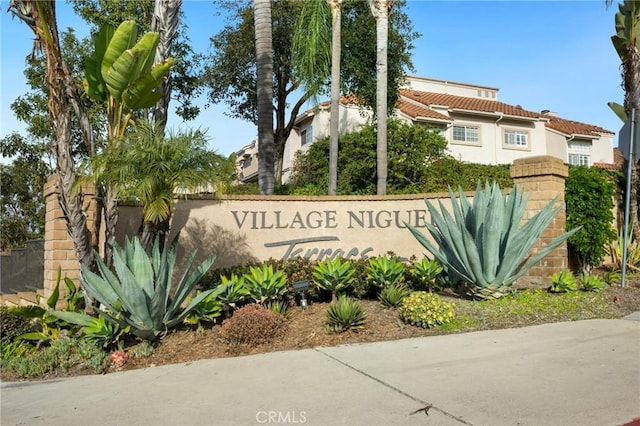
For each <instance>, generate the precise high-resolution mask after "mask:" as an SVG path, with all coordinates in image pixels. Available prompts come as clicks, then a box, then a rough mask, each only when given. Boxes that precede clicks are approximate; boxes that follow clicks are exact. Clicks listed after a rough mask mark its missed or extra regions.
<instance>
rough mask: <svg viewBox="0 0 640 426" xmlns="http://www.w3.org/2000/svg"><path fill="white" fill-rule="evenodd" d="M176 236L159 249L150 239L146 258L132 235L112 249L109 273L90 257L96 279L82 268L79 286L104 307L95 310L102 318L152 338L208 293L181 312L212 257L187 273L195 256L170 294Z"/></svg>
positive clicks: (209, 265) (156, 243) (134, 332)
mask: <svg viewBox="0 0 640 426" xmlns="http://www.w3.org/2000/svg"><path fill="white" fill-rule="evenodd" d="M177 246H178V238H177V237H176V238H174V240H173V241H172V242H171V244H170V245H169V246H167V247H165V248H164V249H163V250H160V244H159V239H156V241H155V243H154V245H153V248H152V250H151V256H149V255H147V253H146V252H145V250H144V248H143V247H142V244H141V243H140V240H139V239H138V237H134V238H132V239H128V238H127V241H126V243H125V246H124V247H120V246H118V245H115V246H114V251H113V264H114V267H115V270H116V274H114V273H113V272H111V271H110V270H109V268H107V265H106V264H105V263H104V261H103V260H102V259H100V258H99V257H96V261H97V264H98V268H99V270H100V273H101V276H99V275H97V274H95V273H93V272H91V271H90V270H89V269H87V268H84V267H83V268H82V275H81V280H82V283H83V284H84V288H85V289H86V291H88V292H89V293H90V294H91V295H92V296H93V297H94V298H95V299H96V300H98V301H99V302H100V303H101V304H102V305H104V307H105V310H103V311H101V312H100V315H104V316H106V317H107V319H110V320H112V321H113V322H116V323H119V324H121V325H122V326H123V327H126V326H127V325H130V326H131V329H132V333H133V334H134V335H136V336H138V337H141V338H143V339H147V340H154V339H156V338H158V337H159V336H160V335H162V334H163V333H166V331H167V330H168V329H169V328H171V327H173V326H175V325H177V324H180V323H181V322H182V321H183V320H184V319H185V317H186V316H187V315H188V314H189V312H190V311H191V310H192V309H193V308H194V307H195V306H196V305H198V304H199V303H200V302H201V301H202V300H203V299H205V298H206V297H207V296H209V294H211V293H212V292H213V291H214V290H207V291H203V292H202V293H199V294H198V295H197V296H196V297H194V298H193V300H191V302H190V303H189V304H188V305H187V306H186V307H185V308H182V307H181V306H182V304H183V302H184V301H185V300H186V298H187V296H189V294H190V293H191V291H192V290H193V289H194V288H195V286H196V284H197V283H198V281H199V280H200V278H202V276H203V275H204V274H205V273H206V272H207V271H208V270H209V268H210V267H211V265H212V264H213V262H214V260H215V256H211V257H209V258H207V259H205V260H204V261H203V262H202V263H201V264H200V265H199V266H198V267H197V268H195V269H192V266H193V263H194V260H195V256H196V253H195V252H194V253H192V254H191V256H190V257H189V259H188V261H187V264H186V269H185V271H184V273H183V274H182V277H181V278H180V280H179V281H178V283H177V284H176V286H175V292H174V291H173V283H172V279H173V278H172V276H173V269H174V265H175V261H176V255H177Z"/></svg>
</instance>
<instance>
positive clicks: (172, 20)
mask: <svg viewBox="0 0 640 426" xmlns="http://www.w3.org/2000/svg"><path fill="white" fill-rule="evenodd" d="M181 6H182V0H156V1H155V8H154V11H153V21H152V22H151V31H154V32H157V33H158V34H160V42H159V43H158V47H157V48H156V58H155V61H154V63H155V64H161V63H164V62H165V61H167V60H169V58H171V48H172V46H173V41H174V40H175V38H176V34H177V32H178V25H179V24H180V7H181ZM171 87H172V84H171V74H169V75H167V77H166V78H165V79H164V80H163V81H162V88H161V90H160V91H161V92H162V93H163V96H162V97H161V98H160V99H158V102H157V103H156V107H155V111H154V118H155V122H156V123H157V124H161V125H163V126H164V125H166V124H167V116H168V114H169V102H170V101H171Z"/></svg>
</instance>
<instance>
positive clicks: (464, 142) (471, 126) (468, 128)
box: [451, 123, 482, 146]
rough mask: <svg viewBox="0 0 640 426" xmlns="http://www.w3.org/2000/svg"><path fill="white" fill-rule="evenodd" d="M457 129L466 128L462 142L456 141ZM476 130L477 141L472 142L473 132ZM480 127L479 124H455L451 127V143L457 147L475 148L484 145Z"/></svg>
mask: <svg viewBox="0 0 640 426" xmlns="http://www.w3.org/2000/svg"><path fill="white" fill-rule="evenodd" d="M456 127H458V128H464V140H460V139H456ZM472 130H475V132H476V135H475V139H476V140H470V139H473V134H470V133H472V132H471V131H472ZM480 130H481V129H480V125H478V124H465V123H454V124H453V125H452V126H451V143H452V144H456V145H473V146H480V145H482V138H481V134H482V133H481V131H480Z"/></svg>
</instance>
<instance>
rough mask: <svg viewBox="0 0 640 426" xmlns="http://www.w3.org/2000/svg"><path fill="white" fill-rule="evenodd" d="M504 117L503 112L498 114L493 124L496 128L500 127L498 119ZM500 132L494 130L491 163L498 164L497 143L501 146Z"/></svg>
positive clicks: (500, 119)
mask: <svg viewBox="0 0 640 426" xmlns="http://www.w3.org/2000/svg"><path fill="white" fill-rule="evenodd" d="M503 118H504V114H502V113H501V114H500V116H499V117H498V119H497V120H496V122H495V123H493V124H495V126H496V127H497V128H498V130H499V129H500V125H499V124H498V123H500V121H502V119H503ZM501 135H502V132H496V139H497V141H496V143H494V144H493V164H498V145H500V146H501V147H502V143H501V142H500V140H501V137H500V136H501Z"/></svg>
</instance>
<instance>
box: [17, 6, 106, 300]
mask: <svg viewBox="0 0 640 426" xmlns="http://www.w3.org/2000/svg"><path fill="white" fill-rule="evenodd" d="M9 10H11V11H12V13H14V15H15V16H17V17H18V18H20V19H21V20H22V21H23V22H25V23H26V24H27V25H28V26H29V28H31V30H32V31H33V33H34V35H35V40H34V52H33V54H32V57H34V58H35V54H36V53H37V52H44V55H45V59H46V82H47V84H48V86H49V100H48V104H47V105H48V109H49V113H50V116H51V120H52V121H53V124H54V129H55V142H54V144H53V147H52V149H53V152H54V156H55V158H56V172H57V173H58V188H59V190H60V198H59V202H60V207H61V209H62V211H63V212H64V215H65V219H66V222H67V232H68V233H69V235H70V237H71V239H72V240H73V243H74V248H75V252H76V256H77V258H78V260H79V262H80V264H81V265H84V266H85V267H87V268H88V269H90V270H95V265H94V258H93V247H92V245H91V234H90V232H89V230H88V228H87V218H86V215H85V211H84V209H83V196H82V193H80V192H78V191H76V190H75V188H74V184H75V181H76V170H75V165H74V161H73V155H72V152H71V142H72V132H71V111H72V109H73V110H75V113H76V115H77V117H78V119H79V121H80V123H84V124H85V125H86V124H87V123H89V121H88V120H87V119H86V113H85V111H84V108H83V104H82V102H81V100H80V97H79V94H78V91H77V86H76V82H75V80H74V78H73V76H72V75H71V73H70V71H69V68H68V66H67V64H66V62H65V61H64V60H63V58H62V52H61V49H60V41H59V36H58V25H57V20H56V9H55V1H54V0H46V1H33V0H12V1H11V2H10V4H9ZM88 130H89V135H87V129H83V133H84V134H85V135H86V137H88V138H89V140H91V137H92V136H91V133H92V132H91V131H90V129H88ZM85 141H86V142H88V141H87V140H85ZM87 148H88V151H89V152H91V151H92V149H93V148H92V147H91V146H88V147H87ZM85 302H86V306H87V309H91V307H92V303H93V300H91V298H90V296H89V295H88V294H86V295H85Z"/></svg>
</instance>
